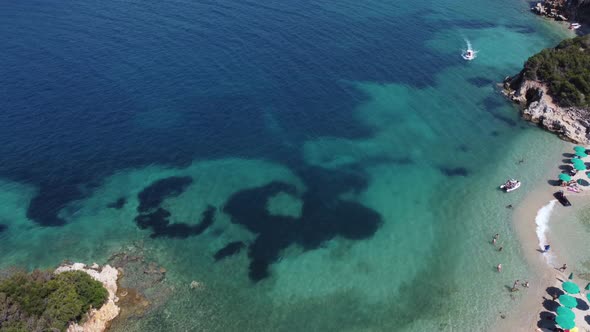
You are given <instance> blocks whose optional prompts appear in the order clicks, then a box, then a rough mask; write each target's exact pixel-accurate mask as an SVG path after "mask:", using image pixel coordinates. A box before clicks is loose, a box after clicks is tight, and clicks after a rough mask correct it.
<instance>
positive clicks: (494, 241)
mask: <svg viewBox="0 0 590 332" xmlns="http://www.w3.org/2000/svg"><path fill="white" fill-rule="evenodd" d="M499 237H500V235H499V234H498V233H496V235H494V237H493V238H492V244H493V245H496V242H497V241H498V238H499Z"/></svg>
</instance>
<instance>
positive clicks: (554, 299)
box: [551, 293, 559, 301]
mask: <svg viewBox="0 0 590 332" xmlns="http://www.w3.org/2000/svg"><path fill="white" fill-rule="evenodd" d="M558 298H559V296H558V295H557V294H555V293H553V294H551V299H553V301H557V299H558Z"/></svg>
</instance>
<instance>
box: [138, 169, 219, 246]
mask: <svg viewBox="0 0 590 332" xmlns="http://www.w3.org/2000/svg"><path fill="white" fill-rule="evenodd" d="M192 182H193V179H192V178H191V177H190V176H171V177H168V178H165V179H160V180H157V181H155V182H153V183H152V184H150V185H149V186H147V187H146V188H145V189H143V190H142V191H141V192H140V193H139V194H138V195H137V198H138V199H139V206H138V207H137V212H139V215H138V216H137V217H135V223H136V224H137V227H139V228H140V229H150V230H151V231H152V234H150V237H152V238H156V237H162V236H164V237H174V238H187V237H189V236H196V235H199V234H201V233H203V232H204V231H205V230H206V229H207V228H209V226H211V225H212V224H213V222H214V221H215V211H216V209H215V207H213V206H208V207H207V209H206V210H205V211H203V214H202V215H201V220H200V221H199V223H198V224H196V225H195V224H193V223H171V222H170V217H171V216H172V214H171V213H170V211H168V210H166V209H164V208H162V207H161V206H160V205H161V204H162V202H163V201H164V200H165V199H166V198H171V197H177V196H178V195H180V194H182V193H183V192H184V191H185V190H186V188H187V187H188V186H189V185H190V184H191V183H192Z"/></svg>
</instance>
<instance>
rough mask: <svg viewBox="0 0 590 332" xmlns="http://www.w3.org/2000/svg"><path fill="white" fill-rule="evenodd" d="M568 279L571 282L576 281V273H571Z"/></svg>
mask: <svg viewBox="0 0 590 332" xmlns="http://www.w3.org/2000/svg"><path fill="white" fill-rule="evenodd" d="M567 278H568V279H569V280H574V273H573V272H572V273H570V276H569V277H567Z"/></svg>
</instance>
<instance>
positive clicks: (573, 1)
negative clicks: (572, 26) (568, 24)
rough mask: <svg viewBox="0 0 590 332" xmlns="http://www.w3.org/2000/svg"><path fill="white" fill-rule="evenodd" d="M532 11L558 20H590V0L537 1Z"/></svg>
mask: <svg viewBox="0 0 590 332" xmlns="http://www.w3.org/2000/svg"><path fill="white" fill-rule="evenodd" d="M531 11H532V12H533V13H535V14H537V15H540V16H545V17H548V18H551V19H554V20H556V21H568V20H570V21H573V20H577V21H580V22H590V0H544V1H541V2H537V3H536V4H535V5H534V6H533V7H532V8H531Z"/></svg>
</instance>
